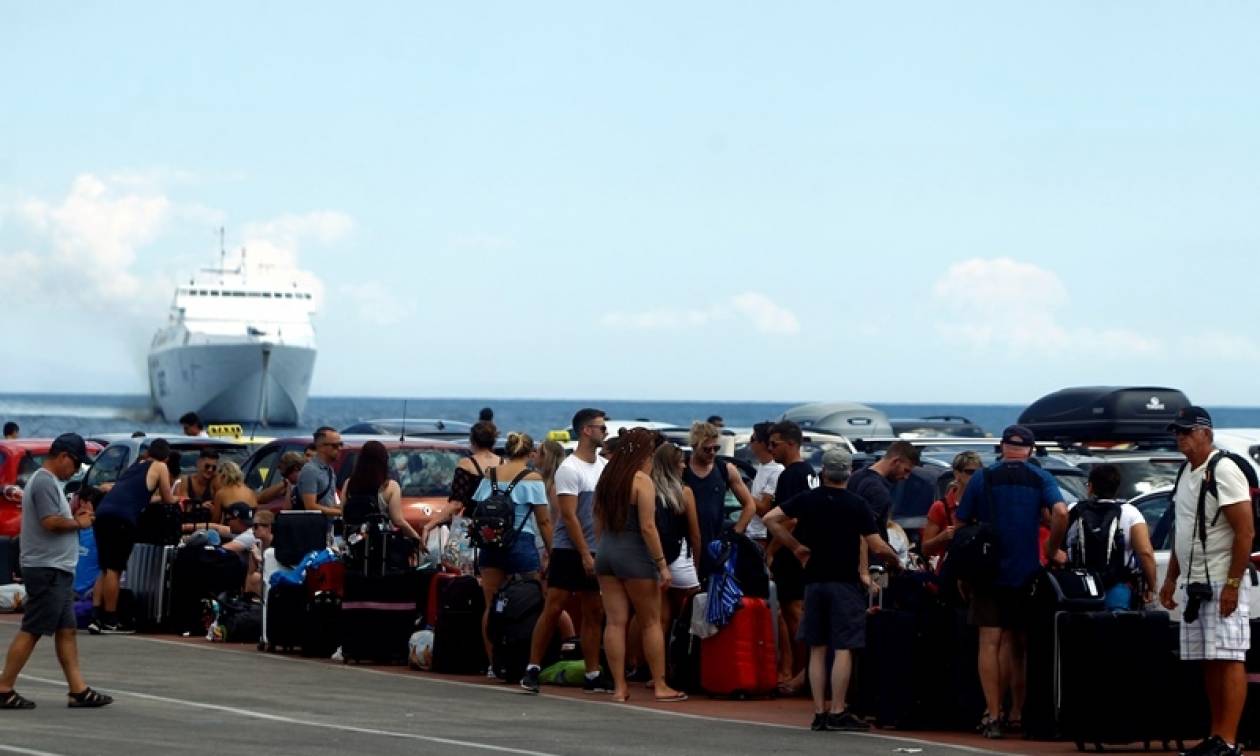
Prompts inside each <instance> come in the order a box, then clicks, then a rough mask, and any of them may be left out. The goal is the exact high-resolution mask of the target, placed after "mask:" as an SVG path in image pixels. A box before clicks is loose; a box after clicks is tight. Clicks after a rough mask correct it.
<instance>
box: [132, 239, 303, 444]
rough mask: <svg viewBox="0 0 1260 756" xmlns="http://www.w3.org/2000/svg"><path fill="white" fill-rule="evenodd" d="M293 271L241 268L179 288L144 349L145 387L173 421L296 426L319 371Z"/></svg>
mask: <svg viewBox="0 0 1260 756" xmlns="http://www.w3.org/2000/svg"><path fill="white" fill-rule="evenodd" d="M306 280H307V278H306V276H305V275H304V274H303V273H302V272H301V271H299V270H297V269H296V268H289V267H276V266H271V265H253V266H250V265H249V264H247V262H246V255H245V253H244V252H242V253H241V262H240V265H239V266H238V267H236V268H235V269H230V270H229V269H226V268H225V267H224V264H223V263H222V261H221V262H220V265H219V267H218V268H211V269H205V270H202V271H201V272H200V273H199V274H197V276H195V277H194V278H193V279H191V280H190V281H189V282H188V283H187V284H184V285H180V286H178V287H177V288H176V289H175V300H174V302H173V303H172V305H171V314H170V320H169V322H168V323H167V325H166V327H165V328H163V329H161V330H160V331H158V332H157V335H156V336H154V337H153V344H152V346H151V347H150V349H149V391H150V394H151V396H152V398H153V404H154V406H155V408H156V409H157V410H158V411H159V412H161V413H162V415H163V417H165V418H166V419H167V420H171V421H174V420H176V419H177V418H179V417H180V416H181V415H183V414H184V413H185V412H190V411H191V412H196V413H197V414H198V415H200V416H201V418H202V419H203V420H205V421H209V422H240V423H254V422H258V423H261V424H263V425H296V424H297V422H298V420H299V419H300V418H301V416H302V410H303V408H304V407H305V406H306V397H307V394H308V392H309V391H310V386H311V375H312V373H313V371H314V368H315V329H314V327H313V326H312V325H311V316H312V315H313V314H314V312H315V299H314V296H313V294H312V292H311V290H310V287H309V285H308V284H307V283H306Z"/></svg>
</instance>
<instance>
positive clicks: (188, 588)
mask: <svg viewBox="0 0 1260 756" xmlns="http://www.w3.org/2000/svg"><path fill="white" fill-rule="evenodd" d="M244 583H245V563H244V562H243V561H242V560H241V558H240V557H239V556H238V555H236V554H234V553H232V552H230V551H225V550H223V549H220V548H217V547H213V546H210V547H206V546H184V547H180V548H177V549H176V551H175V561H174V564H173V565H172V568H171V624H172V625H173V627H174V629H175V631H176V632H181V633H192V634H201V633H204V632H205V631H206V627H205V607H204V605H203V602H204V601H206V600H208V599H213V598H216V597H217V596H219V594H222V593H227V594H232V593H239V592H240V591H241V589H242V587H243V585H244Z"/></svg>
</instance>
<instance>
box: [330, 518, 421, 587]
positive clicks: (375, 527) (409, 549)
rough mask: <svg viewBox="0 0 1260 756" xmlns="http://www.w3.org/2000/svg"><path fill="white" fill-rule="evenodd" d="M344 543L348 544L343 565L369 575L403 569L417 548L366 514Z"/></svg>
mask: <svg viewBox="0 0 1260 756" xmlns="http://www.w3.org/2000/svg"><path fill="white" fill-rule="evenodd" d="M346 542H347V543H348V544H349V547H350V553H349V556H348V557H347V568H348V569H351V570H354V571H355V572H359V573H361V574H364V575H368V576H370V577H381V576H383V575H394V574H399V573H403V572H407V571H408V570H410V569H411V560H412V557H414V556H415V553H416V549H417V548H418V547H419V545H418V544H417V543H416V542H415V541H413V540H411V539H410V538H408V537H407V536H405V535H403V534H402V533H399V532H397V531H395V530H394V528H393V526H392V525H391V524H390V523H389V520H388V519H387V518H383V517H381V516H378V515H374V516H371V517H369V518H368V519H367V522H365V523H364V524H363V525H362V527H361V528H360V529H359V531H358V532H355V533H351V534H350V536H349V537H348V538H347V539H346Z"/></svg>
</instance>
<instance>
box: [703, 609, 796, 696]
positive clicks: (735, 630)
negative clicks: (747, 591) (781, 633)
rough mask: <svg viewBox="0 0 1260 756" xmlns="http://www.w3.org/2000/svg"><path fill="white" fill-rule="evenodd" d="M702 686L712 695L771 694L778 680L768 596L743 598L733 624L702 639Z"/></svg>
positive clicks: (731, 622) (732, 618) (733, 618)
mask: <svg viewBox="0 0 1260 756" xmlns="http://www.w3.org/2000/svg"><path fill="white" fill-rule="evenodd" d="M700 646H701V652H700V686H701V687H702V688H704V690H705V692H707V693H709V694H710V695H713V696H768V695H771V694H773V693H774V690H775V686H776V684H777V682H778V664H777V663H776V654H775V651H776V649H775V645H774V623H773V621H772V620H771V614H770V606H769V604H768V603H767V602H766V600H765V599H759V598H749V597H747V596H745V597H744V598H742V599H740V602H739V608H738V609H736V610H735V614H734V615H733V616H732V617H731V621H730V623H728V624H727V625H726V626H725V627H723V628H722V629H720V630H719V631H718V633H717V635H714V636H712V637H709V638H705V639H704V640H703V641H701V644H700Z"/></svg>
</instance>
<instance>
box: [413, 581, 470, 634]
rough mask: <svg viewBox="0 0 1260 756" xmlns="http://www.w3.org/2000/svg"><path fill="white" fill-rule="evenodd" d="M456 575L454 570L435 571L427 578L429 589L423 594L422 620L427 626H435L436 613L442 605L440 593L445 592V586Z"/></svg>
mask: <svg viewBox="0 0 1260 756" xmlns="http://www.w3.org/2000/svg"><path fill="white" fill-rule="evenodd" d="M458 577H461V575H460V574H459V573H454V572H446V571H441V572H435V573H432V577H431V578H430V579H429V589H428V591H427V592H426V594H425V601H424V604H423V608H424V611H423V612H422V614H423V617H422V619H423V621H424V624H425V625H426V626H427V627H437V618H438V613H439V611H440V610H441V607H442V594H443V593H445V592H446V588H447V587H448V586H449V585H450V584H451V583H452V582H453V581H454V580H455V579H456V578H458Z"/></svg>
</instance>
